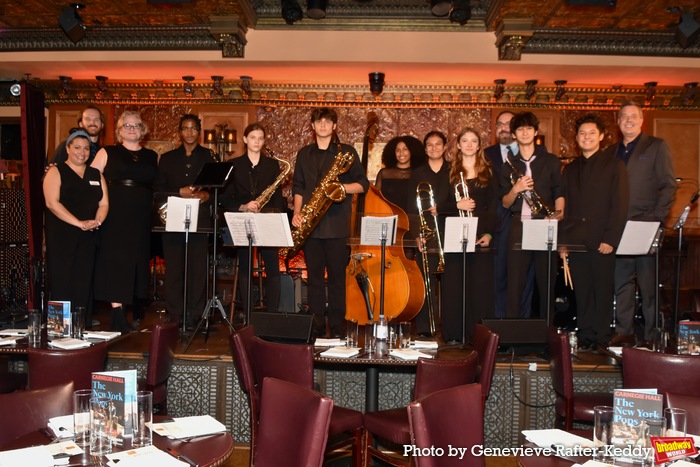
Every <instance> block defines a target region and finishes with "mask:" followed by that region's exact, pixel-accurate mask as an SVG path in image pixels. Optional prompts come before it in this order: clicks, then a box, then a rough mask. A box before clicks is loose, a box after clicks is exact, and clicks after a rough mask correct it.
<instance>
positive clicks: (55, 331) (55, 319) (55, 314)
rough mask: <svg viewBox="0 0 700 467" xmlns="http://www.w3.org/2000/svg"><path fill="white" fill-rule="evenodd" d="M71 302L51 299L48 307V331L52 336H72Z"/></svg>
mask: <svg viewBox="0 0 700 467" xmlns="http://www.w3.org/2000/svg"><path fill="white" fill-rule="evenodd" d="M70 327H71V316H70V302H66V301H58V300H51V301H49V302H48V304H47V307H46V332H47V333H48V334H49V335H50V336H64V337H69V336H70Z"/></svg>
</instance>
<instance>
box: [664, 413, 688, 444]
mask: <svg viewBox="0 0 700 467" xmlns="http://www.w3.org/2000/svg"><path fill="white" fill-rule="evenodd" d="M664 418H665V419H666V434H665V435H664V436H674V437H683V436H685V429H686V423H687V419H688V412H687V411H686V410H685V409H677V408H671V407H667V408H665V409H664Z"/></svg>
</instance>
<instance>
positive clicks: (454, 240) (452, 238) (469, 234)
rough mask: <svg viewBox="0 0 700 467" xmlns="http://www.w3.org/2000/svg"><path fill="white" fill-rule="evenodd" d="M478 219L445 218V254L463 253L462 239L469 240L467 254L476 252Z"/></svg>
mask: <svg viewBox="0 0 700 467" xmlns="http://www.w3.org/2000/svg"><path fill="white" fill-rule="evenodd" d="M478 225H479V218H478V217H446V218H445V245H443V249H444V251H445V253H461V252H462V238H464V237H465V236H466V239H467V253H474V252H475V251H476V228H477V227H478Z"/></svg>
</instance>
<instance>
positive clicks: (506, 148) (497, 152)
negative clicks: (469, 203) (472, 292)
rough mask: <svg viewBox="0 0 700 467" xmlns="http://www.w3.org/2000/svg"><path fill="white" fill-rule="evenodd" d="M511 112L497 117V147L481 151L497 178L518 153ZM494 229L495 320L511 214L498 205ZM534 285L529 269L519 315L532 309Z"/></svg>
mask: <svg viewBox="0 0 700 467" xmlns="http://www.w3.org/2000/svg"><path fill="white" fill-rule="evenodd" d="M511 118H513V112H511V111H509V110H504V111H502V112H501V113H499V114H498V116H497V117H496V140H497V141H498V143H497V144H494V145H493V146H489V147H488V148H486V149H484V154H486V158H487V159H488V161H489V162H490V163H491V167H492V169H493V173H494V176H495V177H497V179H500V173H501V167H503V163H504V162H505V160H506V157H509V156H513V155H516V154H518V143H516V142H515V140H513V134H512V133H511V132H510V120H511ZM497 205H498V208H497V214H496V216H497V218H496V229H495V231H494V235H493V247H494V248H495V251H494V255H493V288H494V294H495V298H494V317H496V318H505V317H506V295H507V289H508V287H507V285H508V284H507V281H508V232H509V231H510V224H511V219H512V216H511V213H510V209H506V208H504V207H503V205H502V204H501V203H497ZM534 285H535V270H534V268H532V267H530V269H529V270H528V273H527V279H526V283H525V290H524V291H523V299H522V302H521V304H520V316H529V315H530V311H531V310H532V291H533V290H534Z"/></svg>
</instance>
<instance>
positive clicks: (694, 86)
mask: <svg viewBox="0 0 700 467" xmlns="http://www.w3.org/2000/svg"><path fill="white" fill-rule="evenodd" d="M683 86H684V87H685V95H684V96H683V105H692V104H693V101H694V100H695V95H696V94H697V92H698V83H697V81H695V82H693V83H685V84H684V85H683Z"/></svg>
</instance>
